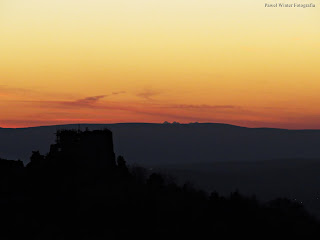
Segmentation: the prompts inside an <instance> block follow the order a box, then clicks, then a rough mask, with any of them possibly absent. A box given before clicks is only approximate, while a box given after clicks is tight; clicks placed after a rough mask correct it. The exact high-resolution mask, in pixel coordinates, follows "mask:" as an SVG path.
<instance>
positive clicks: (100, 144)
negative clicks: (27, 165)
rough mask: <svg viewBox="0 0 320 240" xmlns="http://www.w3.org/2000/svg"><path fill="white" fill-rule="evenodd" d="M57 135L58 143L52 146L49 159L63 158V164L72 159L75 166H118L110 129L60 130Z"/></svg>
mask: <svg viewBox="0 0 320 240" xmlns="http://www.w3.org/2000/svg"><path fill="white" fill-rule="evenodd" d="M56 136H57V137H56V143H55V144H52V145H51V146H50V152H49V153H48V155H47V159H55V160H62V161H64V163H63V164H67V161H68V160H70V159H72V160H73V162H72V164H73V165H74V166H78V167H85V168H87V167H89V168H109V167H114V166H116V161H115V153H114V150H113V138H112V132H111V131H110V130H108V129H104V130H94V131H89V130H86V131H80V130H59V131H57V133H56Z"/></svg>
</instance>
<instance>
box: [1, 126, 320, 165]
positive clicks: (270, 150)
mask: <svg viewBox="0 0 320 240" xmlns="http://www.w3.org/2000/svg"><path fill="white" fill-rule="evenodd" d="M78 128H79V126H78V125H63V126H46V127H34V128H20V129H10V128H0V157H2V158H6V159H21V160H23V161H24V162H25V163H26V162H28V159H29V157H30V154H31V151H32V150H40V152H41V153H43V154H45V153H46V152H48V151H49V147H50V144H51V143H54V141H55V132H56V131H57V130H59V129H78ZM80 128H81V129H82V130H84V129H85V128H89V129H90V130H94V129H103V128H108V129H110V130H112V131H113V137H114V146H115V152H116V154H118V155H123V156H124V157H125V158H126V159H127V160H128V162H131V163H133V162H134V163H138V164H144V165H150V166H152V165H162V164H164V165H167V164H178V163H183V164H186V163H194V162H197V163H199V162H200V163H206V162H210V163H211V162H221V161H232V162H234V161H261V160H271V159H288V158H320V147H319V146H320V130H284V129H268V128H245V127H238V126H233V125H227V124H213V123H203V124H201V123H194V124H148V123H123V124H81V125H80Z"/></svg>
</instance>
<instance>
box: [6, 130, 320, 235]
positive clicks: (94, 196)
mask: <svg viewBox="0 0 320 240" xmlns="http://www.w3.org/2000/svg"><path fill="white" fill-rule="evenodd" d="M56 135H57V138H56V143H54V144H52V145H51V147H50V151H49V152H48V153H47V154H46V155H41V154H40V152H39V151H33V152H32V154H31V157H30V162H29V163H28V164H27V165H26V166H24V164H23V162H21V161H12V160H5V159H0V206H1V215H0V239H131V238H134V239H191V238H193V239H205V238H215V237H224V238H228V237H237V238H239V237H247V238H249V237H250V238H251V237H252V238H257V239H263V238H270V237H279V236H281V237H286V238H287V237H297V236H299V237H304V238H305V237H316V236H319V235H320V234H319V233H320V232H319V230H320V228H319V227H320V226H319V222H318V221H317V219H315V218H314V217H313V216H311V215H310V214H308V212H307V211H306V210H305V209H304V207H303V206H302V205H301V204H299V203H297V202H293V201H291V200H289V199H285V198H278V199H275V200H273V201H270V202H268V203H263V204H262V203H260V202H259V201H258V200H257V199H256V198H255V197H254V196H252V197H248V196H243V195H241V194H240V193H239V192H238V191H236V192H233V193H231V194H230V195H229V196H228V197H225V196H221V195H219V193H217V192H212V193H206V192H204V191H202V190H198V189H195V188H194V187H192V185H191V184H189V183H186V184H184V185H181V186H180V185H178V184H176V183H175V182H174V181H173V180H172V178H170V177H168V176H164V175H161V174H159V173H151V174H150V173H149V171H148V170H147V169H145V168H143V167H140V166H130V167H129V166H128V165H127V163H126V161H125V159H124V157H123V156H118V157H116V155H115V153H114V150H113V140H112V132H111V131H109V130H107V129H104V130H95V131H89V130H88V129H87V130H85V131H79V130H78V131H77V130H61V131H58V132H57V133H56ZM185 151H188V149H186V150H185ZM150 158H152V156H150Z"/></svg>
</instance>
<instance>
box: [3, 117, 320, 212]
mask: <svg viewBox="0 0 320 240" xmlns="http://www.w3.org/2000/svg"><path fill="white" fill-rule="evenodd" d="M78 128H79V126H78V125H64V126H47V127H34V128H21V129H8V128H0V158H5V159H11V160H16V159H21V160H23V161H24V162H25V163H27V162H28V161H29V157H30V155H31V151H32V150H40V152H41V153H42V154H45V153H47V152H48V151H49V147H50V144H52V143H54V141H55V132H56V131H57V130H59V129H60V130H61V129H78ZM80 128H81V129H82V130H84V129H85V128H89V129H90V130H95V129H103V128H108V129H110V130H112V131H113V138H114V148H115V153H116V154H117V155H123V156H124V157H125V159H126V160H127V162H128V163H129V164H133V163H137V164H140V165H142V166H144V167H148V168H150V169H149V171H162V172H163V173H165V174H169V175H172V176H174V177H175V178H176V180H177V181H179V182H180V183H183V182H185V181H188V180H189V181H191V182H192V183H194V184H195V185H196V186H197V187H200V188H202V189H204V190H208V191H213V190H217V191H219V192H220V193H223V194H228V193H230V192H231V191H234V190H236V189H239V190H240V191H241V192H243V193H245V194H247V195H250V194H256V195H257V197H258V198H260V199H262V200H268V199H272V198H274V197H277V196H278V197H281V196H283V197H288V198H291V199H296V200H297V201H299V202H300V201H301V202H303V204H304V205H305V206H306V207H307V209H308V210H309V211H310V212H312V213H313V214H315V215H317V216H318V217H320V191H319V189H320V174H319V173H320V147H319V146H320V131H319V130H284V129H267V128H260V129H258V128H244V127H238V126H232V125H226V124H209V123H208V124H196V123H195V124H144V123H124V124H82V125H81V126H80ZM151 168H152V169H153V170H151Z"/></svg>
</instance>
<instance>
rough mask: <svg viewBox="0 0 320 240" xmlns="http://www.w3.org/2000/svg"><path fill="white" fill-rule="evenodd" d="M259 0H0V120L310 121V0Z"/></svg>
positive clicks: (314, 32)
mask: <svg viewBox="0 0 320 240" xmlns="http://www.w3.org/2000/svg"><path fill="white" fill-rule="evenodd" d="M265 2H276V1H265V0H241V1H239V0H228V1H222V0H219V1H217V0H1V1H0V100H1V101H0V127H28V126H39V125H53V124H67V123H115V122H159V123H161V122H164V121H170V122H171V121H179V122H183V123H188V122H195V121H197V122H224V123H230V124H237V125H242V126H249V127H280V128H293V129H297V128H300V129H301V128H304V129H307V128H319V129H320V0H314V3H315V4H317V7H316V8H309V9H302V8H290V9H281V8H273V9H271V8H265V7H264V3H265ZM280 2H281V1H280ZM282 2H286V3H290V2H305V1H299V0H296V1H292V0H284V1H282Z"/></svg>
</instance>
